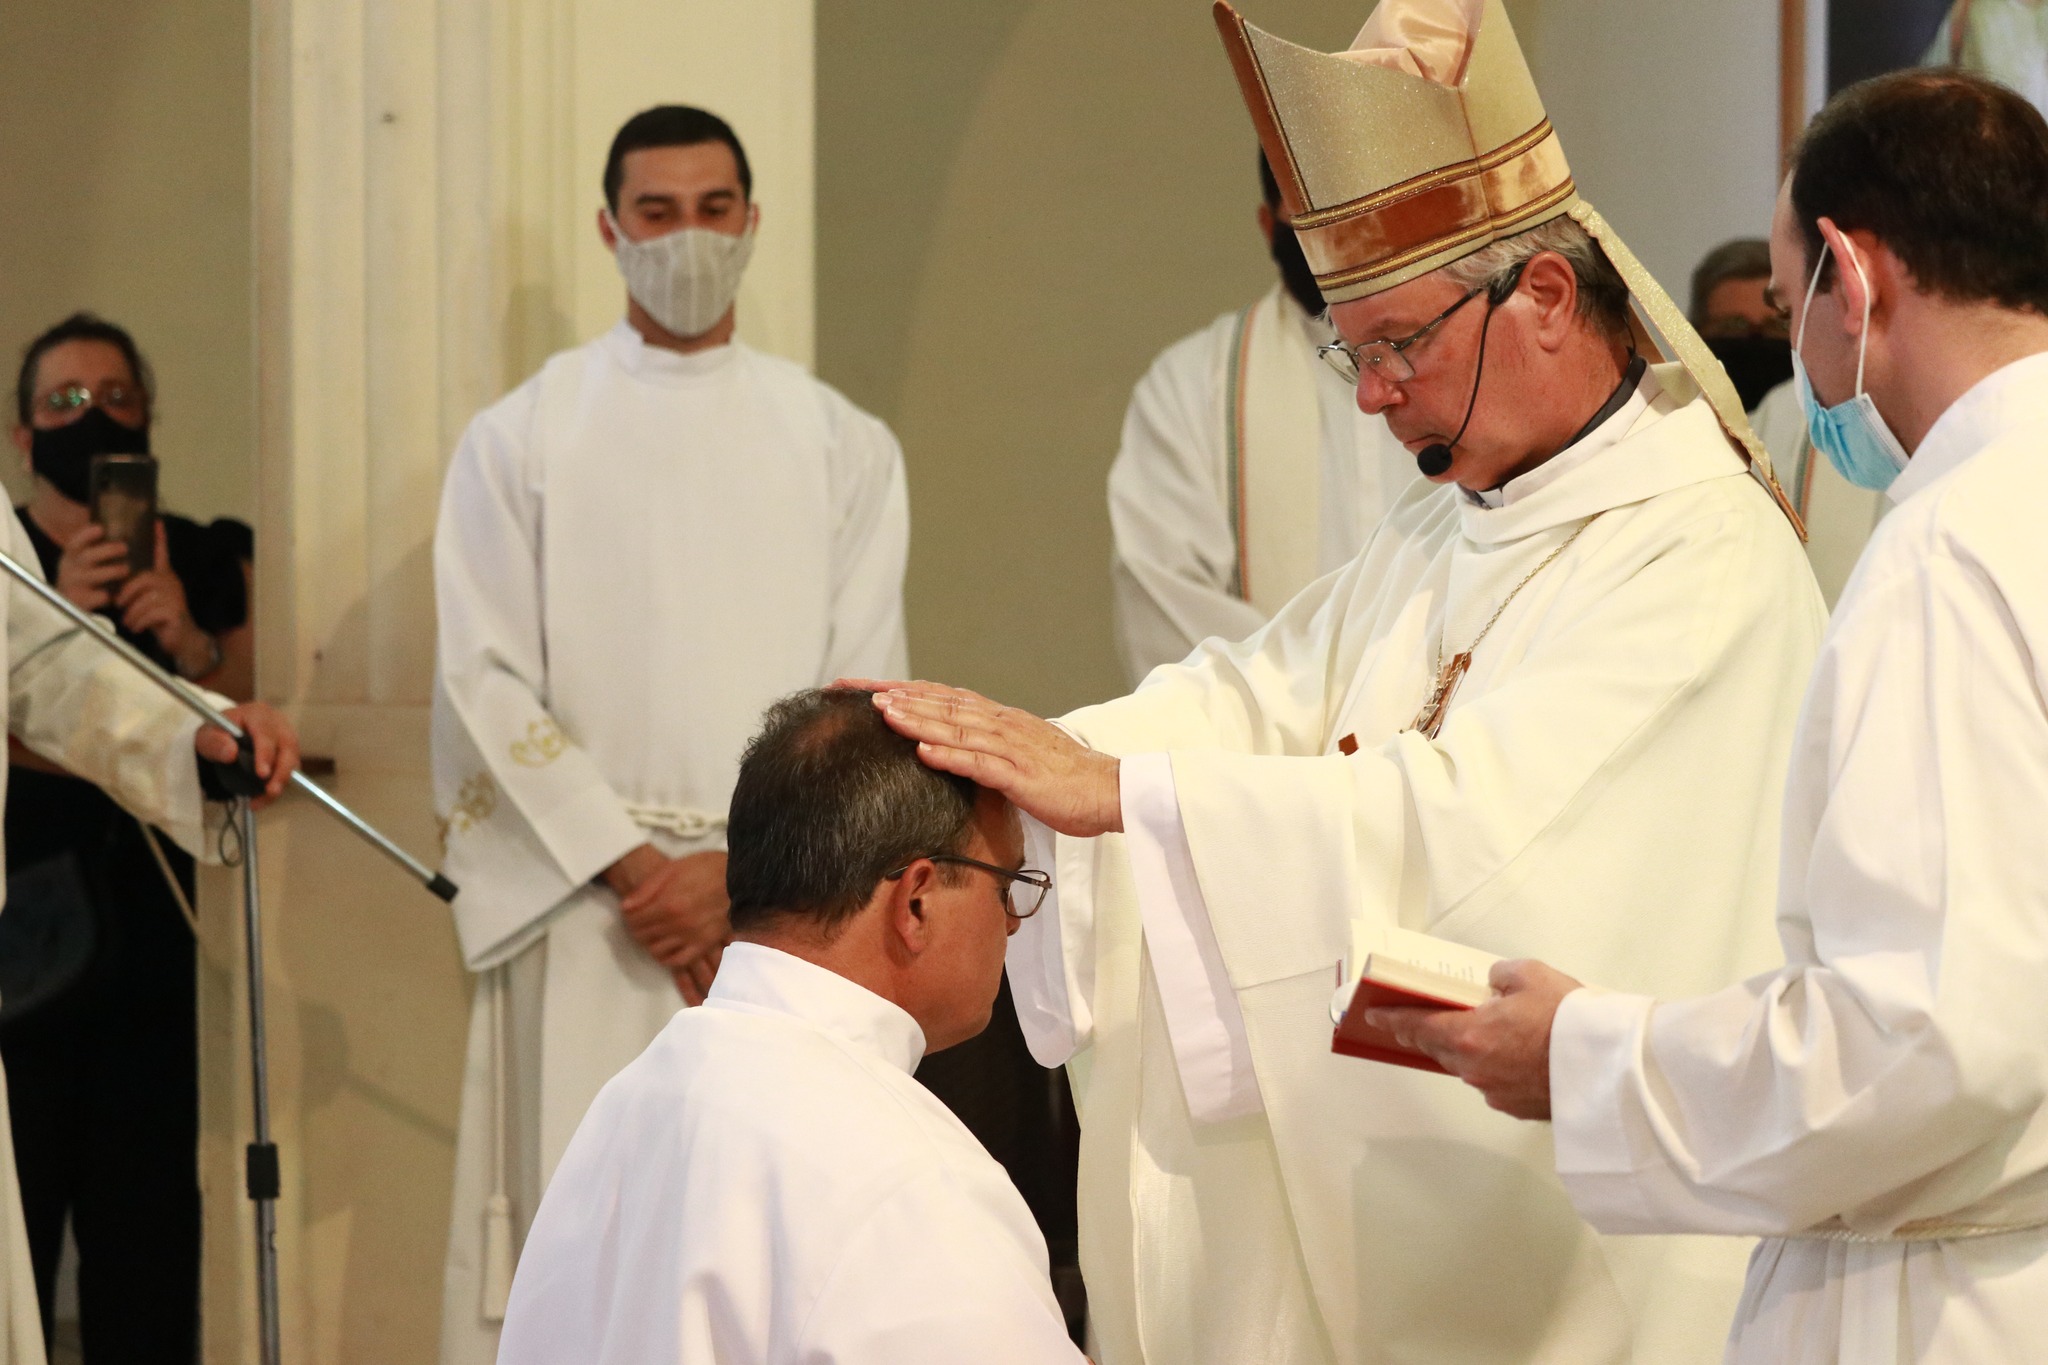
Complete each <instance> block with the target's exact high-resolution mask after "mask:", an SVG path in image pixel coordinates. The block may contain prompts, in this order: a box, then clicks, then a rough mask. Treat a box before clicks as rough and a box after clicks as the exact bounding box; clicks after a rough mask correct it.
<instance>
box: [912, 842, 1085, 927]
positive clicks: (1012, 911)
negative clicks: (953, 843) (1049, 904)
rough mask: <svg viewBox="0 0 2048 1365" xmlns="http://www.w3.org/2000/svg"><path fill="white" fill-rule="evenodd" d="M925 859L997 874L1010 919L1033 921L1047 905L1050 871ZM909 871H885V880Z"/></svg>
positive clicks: (948, 856)
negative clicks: (1021, 903)
mask: <svg viewBox="0 0 2048 1365" xmlns="http://www.w3.org/2000/svg"><path fill="white" fill-rule="evenodd" d="M925 857H926V858H927V859H929V860H930V861H932V862H935V863H957V864H958V865H959V866H961V867H978V868H980V869H981V870H982V871H983V872H992V873H994V874H995V875H996V877H997V878H998V879H999V880H1000V881H1001V882H1002V887H1003V913H1005V914H1007V915H1008V916H1009V917H1010V918H1011V919H1030V918H1031V917H1032V916H1033V915H1035V914H1037V913H1038V908H1039V907H1040V906H1042V905H1044V904H1045V893H1046V892H1048V891H1050V890H1052V874H1051V873H1050V872H1040V871H1039V870H1038V869H1037V868H1033V867H997V866H996V865H995V864H994V863H985V862H982V861H981V860H980V859H978V858H966V857H962V856H961V855H960V854H958V853H927V854H926V855H925ZM908 871H910V864H909V863H905V864H904V865H903V866H901V867H899V868H897V869H896V870H895V871H894V872H884V873H883V874H882V880H883V881H885V882H893V881H895V880H896V879H897V878H898V877H900V876H902V875H903V874H904V873H906V872H908ZM1020 887H1022V888H1024V890H1023V892H1022V899H1023V902H1024V907H1023V909H1021V910H1020V909H1018V908H1017V907H1018V901H1019V896H1018V894H1016V893H1017V892H1018V888H1020Z"/></svg>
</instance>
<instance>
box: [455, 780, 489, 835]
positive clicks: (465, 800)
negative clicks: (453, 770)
mask: <svg viewBox="0 0 2048 1365" xmlns="http://www.w3.org/2000/svg"><path fill="white" fill-rule="evenodd" d="M497 809H498V784H497V783H496V782H493V781H492V780H491V775H490V774H489V773H478V774H476V776H474V777H471V778H468V779H467V780H465V781H464V782H463V784H462V786H461V787H460V788H459V789H457V791H456V793H455V804H454V805H453V806H452V807H450V808H449V811H448V828H449V830H450V832H451V833H455V834H466V833H468V832H469V831H470V830H473V829H475V828H476V827H477V826H478V825H481V824H482V823H483V822H484V821H486V820H488V819H490V818H491V814H492V812H494V811H496V810H497Z"/></svg>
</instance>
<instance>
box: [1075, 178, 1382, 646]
mask: <svg viewBox="0 0 2048 1365" xmlns="http://www.w3.org/2000/svg"><path fill="white" fill-rule="evenodd" d="M1259 185H1260V189H1261V190H1262V191H1263V192H1264V202H1262V203H1261V204H1260V205H1259V212H1258V222H1259V231H1260V232H1261V233H1263V234H1264V236H1265V238H1266V243H1267V249H1268V251H1269V252H1270V253H1271V255H1272V257H1273V264H1274V266H1275V267H1276V268H1277V269H1278V270H1279V272H1280V279H1279V281H1278V282H1277V283H1275V284H1274V286H1273V287H1272V288H1271V289H1268V290H1267V291H1266V292H1265V293H1264V294H1263V295H1261V296H1260V297H1259V299H1258V301H1257V302H1256V303H1253V304H1251V305H1250V306H1248V307H1245V308H1240V309H1238V310H1236V311H1235V312H1230V313H1225V314H1224V315H1223V316H1222V317H1220V318H1217V319H1216V320H1215V321H1214V322H1212V323H1210V324H1209V325H1208V326H1207V327H1204V328H1203V329H1202V330H1201V331H1199V332H1196V333H1195V334H1194V335H1192V336H1187V337H1182V338H1181V339H1180V340H1179V341H1177V342H1175V343H1174V344H1173V345H1171V346H1169V347H1167V348H1166V350H1165V351H1163V352H1161V353H1160V356H1159V358H1158V359H1157V360H1155V361H1154V362H1153V363H1152V368H1151V369H1150V370H1148V371H1147V372H1146V374H1145V377H1144V378H1143V379H1141V380H1139V381H1138V387H1137V388H1136V389H1135V390H1134V391H1133V392H1132V394H1131V404H1130V407H1129V409H1128V410H1127V411H1126V412H1125V413H1124V430H1123V444H1122V446H1121V447H1120V448H1119V449H1118V451H1117V456H1116V462H1115V463H1114V464H1112V465H1111V466H1110V469H1109V524H1110V530H1111V531H1112V532H1113V534H1114V535H1115V537H1116V551H1115V556H1114V558H1113V559H1112V560H1111V565H1110V575H1111V581H1112V583H1113V585H1114V588H1115V598H1114V603H1115V607H1116V638H1117V650H1118V652H1119V653H1120V654H1121V655H1122V657H1123V661H1124V671H1125V673H1126V674H1127V675H1128V676H1129V678H1130V680H1131V684H1132V685H1133V686H1136V685H1137V684H1138V683H1139V682H1141V681H1143V679H1144V677H1145V675H1146V674H1147V673H1150V672H1151V671H1152V670H1153V669H1154V668H1156V667H1158V666H1159V665H1160V664H1171V663H1179V662H1180V661H1181V660H1182V659H1185V658H1186V657H1187V656H1188V653H1189V651H1190V650H1192V649H1193V648H1194V647H1195V646H1196V645H1197V644H1200V643H1201V642H1202V641H1203V640H1206V639H1208V638H1209V637H1211V636H1215V637H1217V638H1219V639H1224V640H1242V639H1244V638H1245V637H1246V636H1247V635H1250V634H1251V633H1252V632H1253V631H1255V630H1257V629H1258V628H1259V627H1260V626H1262V625H1264V624H1265V623H1266V622H1267V621H1268V620H1270V619H1272V616H1273V613H1274V612H1276V611H1278V610H1280V608H1281V607H1283V606H1285V605H1286V604H1287V603H1288V601H1289V600H1290V599H1292V598H1293V596H1294V595H1295V594H1296V593H1298V592H1300V591H1301V590H1302V589H1303V588H1305V587H1307V586H1308V585H1309V584H1310V583H1311V582H1313V581H1314V580H1316V579H1318V578H1321V577H1322V576H1323V575H1324V574H1326V573H1330V572H1333V571H1334V570H1337V569H1340V568H1342V567H1343V566H1344V565H1346V564H1348V563H1350V561H1351V558H1352V556H1354V555H1356V554H1357V553H1358V551H1359V548H1360V547H1361V546H1363V545H1364V544H1365V540H1366V537H1367V536H1369V535H1371V534H1372V531H1373V528H1374V527H1376V526H1378V525H1379V523H1380V518H1381V517H1383V516H1385V515H1386V512H1387V508H1389V507H1391V506H1392V505H1393V502H1394V499H1395V498H1396V497H1398V496H1399V495H1400V493H1401V490H1402V489H1404V488H1406V487H1407V486H1408V485H1409V484H1411V483H1413V482H1414V481H1415V461H1414V460H1413V459H1411V458H1410V457H1409V454H1408V452H1407V451H1406V450H1403V449H1402V448H1401V443H1400V442H1399V441H1396V440H1395V439H1394V437H1393V434H1392V433H1391V432H1389V431H1388V430H1387V424H1386V423H1385V422H1384V421H1382V420H1380V419H1379V418H1377V417H1370V416H1367V415H1366V414H1365V413H1363V412H1361V411H1359V408H1358V403H1357V401H1356V397H1355V395H1354V394H1353V393H1352V389H1351V385H1350V384H1349V383H1348V382H1346V381H1345V380H1343V379H1341V378H1339V377H1338V375H1337V373H1336V371H1335V370H1333V369H1332V368H1331V367H1330V366H1328V365H1325V364H1322V363H1320V362H1319V361H1318V360H1317V359H1316V347H1318V346H1320V345H1324V344H1326V343H1328V342H1330V341H1332V340H1335V338H1336V333H1335V332H1333V331H1332V330H1331V329H1330V326H1329V324H1328V323H1327V322H1325V321H1324V320H1323V319H1322V312H1323V296H1322V295H1321V294H1320V293H1318V292H1317V291H1316V277H1315V272H1314V271H1312V270H1310V269H1309V268H1308V260H1307V258H1306V257H1304V256H1303V255H1302V254H1301V244H1300V243H1299V242H1298V241H1296V240H1295V236H1294V229H1293V228H1291V227H1289V226H1288V225H1287V223H1286V221H1285V220H1284V219H1282V218H1281V217H1280V187H1279V185H1278V184H1276V183H1275V182H1274V180H1273V171H1272V168H1271V167H1270V166H1268V165H1267V164H1266V161H1265V157H1264V156H1263V155H1261V157H1260V158H1259Z"/></svg>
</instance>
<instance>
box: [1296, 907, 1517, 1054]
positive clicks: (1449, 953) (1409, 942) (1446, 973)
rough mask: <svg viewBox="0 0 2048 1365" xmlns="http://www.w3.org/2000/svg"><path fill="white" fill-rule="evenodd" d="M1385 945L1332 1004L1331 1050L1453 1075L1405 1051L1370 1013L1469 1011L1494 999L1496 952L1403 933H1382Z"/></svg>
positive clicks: (1366, 957)
mask: <svg viewBox="0 0 2048 1365" xmlns="http://www.w3.org/2000/svg"><path fill="white" fill-rule="evenodd" d="M1381 932H1382V934H1383V935H1384V936H1385V941H1383V942H1382V943H1381V946H1380V947H1378V948H1377V949H1375V950H1374V951H1372V952H1369V953H1366V954H1365V955H1364V962H1363V965H1362V966H1361V968H1360V970H1359V973H1358V977H1357V979H1356V980H1354V981H1352V982H1350V983H1348V984H1347V985H1345V986H1343V987H1342V988H1340V989H1339V990H1338V992H1337V995H1336V997H1335V998H1334V999H1332V1000H1331V1002H1330V1018H1331V1021H1332V1022H1333V1023H1334V1024H1335V1025H1336V1026H1337V1027H1336V1032H1335V1033H1333V1034H1332V1035H1331V1037H1330V1051H1332V1052H1340V1053H1342V1054H1344V1055H1345V1056H1347V1057H1363V1058H1365V1059H1366V1060H1367V1061H1369V1062H1386V1063H1388V1064H1389V1065H1392V1066H1408V1067H1414V1068H1415V1069H1416V1070H1418V1071H1434V1072H1436V1073H1438V1074H1439V1075H1445V1074H1448V1073H1446V1072H1445V1071H1444V1069H1443V1067H1441V1066H1439V1065H1438V1064H1437V1063H1436V1062H1435V1061H1434V1060H1432V1059H1431V1058H1430V1057H1429V1056H1428V1055H1426V1054H1424V1053H1421V1052H1417V1051H1415V1050H1414V1049H1413V1048H1406V1047H1402V1046H1401V1045H1400V1044H1399V1043H1397V1042H1395V1041H1394V1038H1393V1035H1391V1034H1388V1033H1383V1032H1381V1031H1380V1030H1379V1029H1376V1028H1372V1027H1370V1026H1369V1025H1367V1024H1366V1022H1365V1012H1366V1011H1367V1010H1369V1009H1374V1008H1377V1007H1380V1006H1385V1005H1420V1006H1423V1007H1424V1008H1428V1009H1449V1010H1469V1009H1471V1008H1473V1007H1474V1006H1475V1005H1478V1004H1481V1003H1482V1002H1484V1001H1485V1000H1486V999H1487V997H1488V996H1490V995H1492V994H1493V988H1492V987H1491V986H1489V985H1488V984H1487V973H1488V972H1489V971H1490V970H1491V969H1492V967H1493V964H1494V963H1495V962H1496V961H1498V959H1497V958H1495V957H1494V956H1493V955H1492V954H1491V953H1484V952H1481V951H1480V950H1479V949H1477V948H1467V947H1466V946H1465V945H1464V944H1462V943H1450V942H1446V941H1445V940H1443V939H1436V938H1431V937H1429V936H1428V935H1427V934H1417V933H1413V932H1410V931H1407V930H1402V929H1390V930H1383V931H1381Z"/></svg>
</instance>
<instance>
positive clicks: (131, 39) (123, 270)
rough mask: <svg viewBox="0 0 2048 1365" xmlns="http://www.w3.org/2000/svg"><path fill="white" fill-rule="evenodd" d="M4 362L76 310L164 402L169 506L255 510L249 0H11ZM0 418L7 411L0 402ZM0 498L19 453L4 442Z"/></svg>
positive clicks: (15, 486)
mask: <svg viewBox="0 0 2048 1365" xmlns="http://www.w3.org/2000/svg"><path fill="white" fill-rule="evenodd" d="M0 128H4V129H6V130H7V135H6V136H5V137H4V138H0V203H4V204H5V205H6V212H5V213H0V278H4V279H5V281H6V285H5V287H4V288H0V372H4V374H5V375H6V382H7V385H8V388H9V391H10V393H11V391H12V387H13V382H14V374H15V365H16V362H17V361H18V360H19V358H20V356H21V348H22V347H23V346H24V345H25V344H27V342H28V340H29V339H30V338H31V337H33V336H34V335H35V334H36V333H38V332H40V331H42V330H43V329H44V328H45V327H47V326H49V325H50V324H51V323H53V322H56V321H57V320H58V319H59V318H62V317H64V316H66V315H67V314H69V313H71V312H73V311H75V310H77V309H80V308H89V309H92V310H93V311H95V312H98V313H102V314H104V315H106V316H107V317H108V318H111V319H112V320H114V321H116V322H119V323H121V324H122V325H123V326H125V327H127V328H128V329H129V330H130V331H132V332H133V333H134V334H135V337H136V340H137V341H138V342H139V343H140V344H141V346H142V348H143V351H144V353H145V354H146V355H147V356H148V357H149V358H150V361H151V362H152V364H153V365H154V366H155V368H156V372H157V380H158V384H159V387H160V390H161V397H162V401H161V404H160V406H159V410H158V420H157V426H156V432H155V447H156V450H157V452H158V454H160V455H161V456H162V457H163V460H164V468H163V500H164V505H165V506H166V507H168V508H171V509H173V510H175V511H178V512H182V513H185V514H186V515H189V516H194V517H198V518H201V519H202V520H204V519H210V518H212V517H216V516H235V517H241V518H243V519H245V520H246V519H248V518H249V517H251V516H252V515H253V513H254V510H255V488H254V484H253V481H252V462H253V458H254V449H255V406H254V402H253V400H252V382H251V373H252V371H251V366H252V358H251V350H252V336H251V331H250V318H249V307H250V273H249V272H250V250H251V248H250V232H249V4H248V0H188V2H186V3H180V4H176V5H166V4H161V3H151V0H17V3H13V4H9V5H8V6H7V7H6V10H5V22H4V37H0ZM7 407H8V417H7V420H6V426H7V428H8V430H10V431H11V430H12V429H13V426H14V418H13V403H12V401H11V399H10V401H9V402H8V405H7ZM0 477H4V481H5V484H6V489H7V493H8V495H9V497H10V498H13V499H15V500H19V499H20V498H22V497H23V496H25V495H26V492H27V489H28V480H27V476H26V473H25V469H24V466H23V462H22V461H21V460H20V459H18V458H17V457H16V456H15V454H14V448H13V446H12V444H11V443H10V444H9V445H8V448H7V454H6V455H4V456H0Z"/></svg>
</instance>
